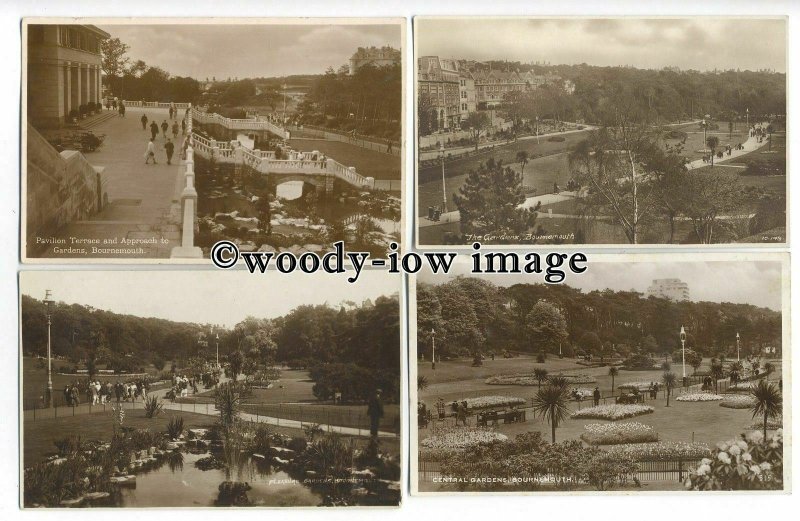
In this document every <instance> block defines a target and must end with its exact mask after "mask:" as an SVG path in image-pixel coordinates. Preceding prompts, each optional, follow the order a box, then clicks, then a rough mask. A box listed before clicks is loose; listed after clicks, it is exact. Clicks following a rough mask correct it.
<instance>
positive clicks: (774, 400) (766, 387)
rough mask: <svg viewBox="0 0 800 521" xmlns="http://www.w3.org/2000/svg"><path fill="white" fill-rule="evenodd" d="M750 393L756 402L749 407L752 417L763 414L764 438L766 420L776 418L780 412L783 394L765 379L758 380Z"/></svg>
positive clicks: (765, 437)
mask: <svg viewBox="0 0 800 521" xmlns="http://www.w3.org/2000/svg"><path fill="white" fill-rule="evenodd" d="M750 394H751V395H752V396H753V398H755V400H756V403H755V404H754V405H753V407H752V408H751V409H750V410H751V411H753V418H755V417H756V416H758V415H760V414H763V415H764V439H767V420H769V419H770V418H777V417H778V416H780V415H781V413H782V408H783V395H781V392H780V390H778V388H777V387H775V386H774V385H773V384H771V383H767V381H766V380H759V382H758V385H756V386H755V387H754V388H753V389H752V390H751V391H750Z"/></svg>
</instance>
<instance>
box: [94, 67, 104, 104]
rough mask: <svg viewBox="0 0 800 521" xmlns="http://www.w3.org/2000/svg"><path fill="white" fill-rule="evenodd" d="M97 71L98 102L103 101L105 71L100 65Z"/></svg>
mask: <svg viewBox="0 0 800 521" xmlns="http://www.w3.org/2000/svg"><path fill="white" fill-rule="evenodd" d="M95 72H96V73H97V103H103V71H101V70H100V66H99V65H98V66H97V68H96V69H95Z"/></svg>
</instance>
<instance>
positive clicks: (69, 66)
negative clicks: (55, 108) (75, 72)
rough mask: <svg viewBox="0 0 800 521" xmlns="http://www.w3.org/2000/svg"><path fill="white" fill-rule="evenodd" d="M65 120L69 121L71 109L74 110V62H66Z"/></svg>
mask: <svg viewBox="0 0 800 521" xmlns="http://www.w3.org/2000/svg"><path fill="white" fill-rule="evenodd" d="M64 85H65V87H64V92H65V95H64V121H69V111H70V110H72V64H71V63H70V62H66V63H65V64H64Z"/></svg>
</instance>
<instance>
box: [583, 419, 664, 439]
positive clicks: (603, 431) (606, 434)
mask: <svg viewBox="0 0 800 521" xmlns="http://www.w3.org/2000/svg"><path fill="white" fill-rule="evenodd" d="M583 428H584V429H585V430H586V432H584V433H583V434H581V439H582V440H583V441H585V442H586V443H588V444H590V445H619V444H628V443H652V442H657V441H658V433H657V432H656V431H655V430H653V428H652V427H651V426H649V425H645V424H643V423H639V422H625V423H590V424H588V425H585V426H584V427H583Z"/></svg>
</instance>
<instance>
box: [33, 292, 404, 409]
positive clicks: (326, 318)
mask: <svg viewBox="0 0 800 521" xmlns="http://www.w3.org/2000/svg"><path fill="white" fill-rule="evenodd" d="M51 313H52V325H51V332H52V351H53V354H54V355H55V356H58V357H65V358H67V359H68V360H70V361H71V362H73V363H74V364H84V365H87V366H88V365H90V364H95V365H96V364H111V365H113V364H114V363H116V362H115V361H119V360H133V361H136V363H137V364H138V365H137V369H138V368H140V367H146V366H148V365H149V364H150V363H153V364H154V365H155V366H156V369H158V370H161V369H164V367H165V366H166V365H167V362H169V361H173V364H172V365H173V366H176V367H177V370H181V371H188V372H189V373H194V372H196V373H198V374H199V373H202V372H203V371H204V370H203V369H202V368H203V367H204V365H206V364H205V361H207V360H213V359H214V358H215V355H216V349H217V344H218V345H219V351H220V357H221V359H222V361H224V362H226V368H227V371H228V373H229V376H231V377H234V378H235V377H237V376H238V375H246V376H248V379H250V380H253V381H262V380H263V381H269V380H272V379H273V377H274V375H273V373H272V372H271V371H269V368H270V367H271V366H272V365H273V364H276V363H287V364H289V365H290V366H297V367H302V368H309V367H312V366H324V365H326V364H344V365H347V366H348V367H350V368H351V369H352V370H351V371H349V373H351V374H353V375H358V374H362V372H361V371H366V372H367V373H369V374H373V375H378V374H380V375H381V376H380V378H379V384H380V385H381V386H382V388H383V389H384V391H385V392H386V394H387V395H388V396H396V395H397V393H399V377H400V356H399V351H398V347H399V345H400V315H399V313H400V306H399V301H398V298H397V297H396V296H393V297H380V298H378V299H376V301H375V303H374V304H372V303H369V304H367V305H362V306H356V305H355V304H353V303H344V304H343V305H342V306H341V307H340V308H339V309H338V310H337V309H334V308H332V307H330V306H327V305H318V306H312V305H307V306H300V307H298V308H296V309H294V310H293V311H291V312H289V313H288V314H287V315H284V316H282V317H278V318H273V319H263V318H255V317H248V318H246V319H245V320H243V321H241V322H240V323H238V324H236V326H235V327H234V328H232V329H221V328H215V327H214V326H212V325H210V324H192V323H183V322H174V321H170V320H163V319H157V318H143V317H137V316H133V315H125V314H118V313H113V312H110V311H105V310H99V309H95V308H92V307H90V306H82V305H78V304H64V303H58V304H56V305H55V306H54V307H53V309H52V310H51ZM46 315H47V310H46V308H45V305H44V304H43V303H42V302H41V301H39V300H36V299H34V298H32V297H29V296H27V295H23V296H22V309H21V320H22V345H23V352H24V353H25V355H27V356H37V355H38V356H43V355H44V354H45V353H46V350H47V318H46ZM356 369H358V371H357V370H356ZM342 374H348V371H343V372H342ZM328 386H329V387H330V388H335V387H337V385H336V384H331V383H330V381H328ZM337 390H341V389H337ZM372 392H374V389H372Z"/></svg>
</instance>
